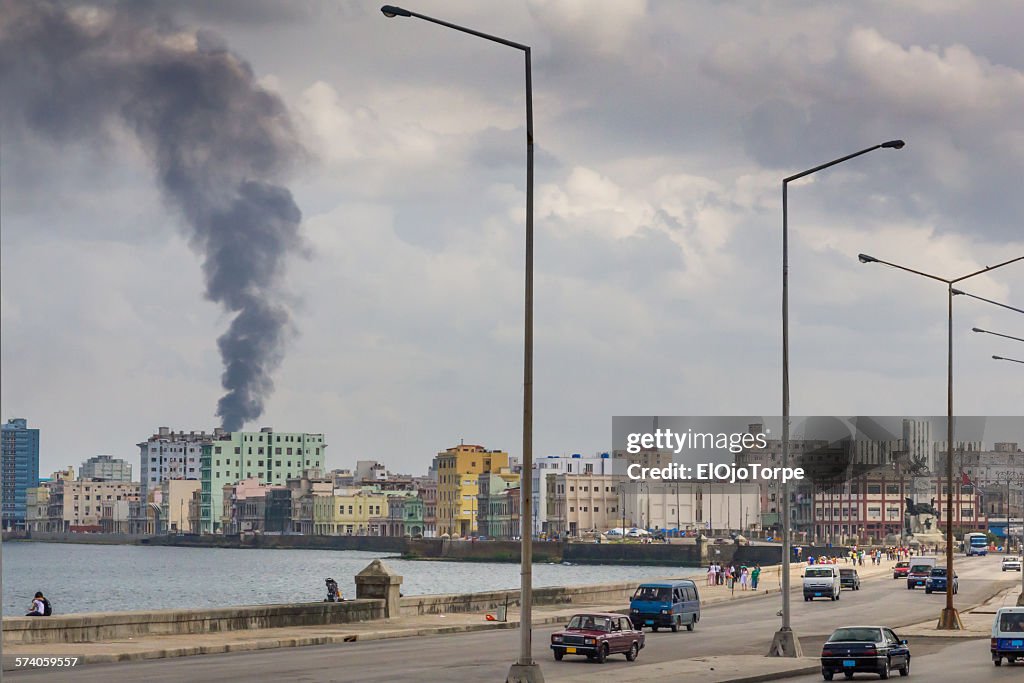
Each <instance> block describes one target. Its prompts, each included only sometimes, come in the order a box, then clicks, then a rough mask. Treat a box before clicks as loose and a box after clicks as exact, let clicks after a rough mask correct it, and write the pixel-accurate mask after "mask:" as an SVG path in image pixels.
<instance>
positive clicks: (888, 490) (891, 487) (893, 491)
mask: <svg viewBox="0 0 1024 683" xmlns="http://www.w3.org/2000/svg"><path fill="white" fill-rule="evenodd" d="M885 495H887V496H898V495H900V485H899V484H886V485H885Z"/></svg>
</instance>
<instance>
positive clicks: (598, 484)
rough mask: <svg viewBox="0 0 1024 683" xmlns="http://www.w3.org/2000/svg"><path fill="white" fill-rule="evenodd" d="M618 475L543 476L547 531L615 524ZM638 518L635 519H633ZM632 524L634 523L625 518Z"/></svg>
mask: <svg viewBox="0 0 1024 683" xmlns="http://www.w3.org/2000/svg"><path fill="white" fill-rule="evenodd" d="M620 483H621V477H620V476H619V475H616V474H557V475H555V476H551V477H547V486H548V492H547V499H548V510H547V518H548V519H547V525H548V526H547V530H548V533H550V534H557V535H559V536H566V535H567V536H579V535H580V534H581V533H582V532H584V531H595V530H596V531H598V532H603V531H606V530H608V529H609V528H612V527H614V526H618V524H617V522H619V519H620V515H621V505H622V502H621V500H620V495H621V494H622V490H621V486H620ZM637 521H638V520H637ZM627 523H629V524H630V526H632V525H633V524H636V523H637V522H634V521H633V520H632V519H630V520H627Z"/></svg>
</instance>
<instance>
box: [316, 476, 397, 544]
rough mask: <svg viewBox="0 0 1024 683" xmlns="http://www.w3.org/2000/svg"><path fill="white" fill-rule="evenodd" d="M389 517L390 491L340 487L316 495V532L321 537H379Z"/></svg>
mask: <svg viewBox="0 0 1024 683" xmlns="http://www.w3.org/2000/svg"><path fill="white" fill-rule="evenodd" d="M387 516H388V497H387V493H385V492H382V491H377V490H374V489H369V488H358V489H357V488H340V489H335V490H334V495H332V496H314V497H313V533H314V534H318V535H320V536H379V535H380V529H381V527H382V526H383V525H384V524H385V522H386V520H387Z"/></svg>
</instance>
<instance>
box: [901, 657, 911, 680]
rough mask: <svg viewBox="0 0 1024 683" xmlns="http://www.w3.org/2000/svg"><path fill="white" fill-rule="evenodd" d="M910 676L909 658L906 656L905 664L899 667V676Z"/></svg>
mask: <svg viewBox="0 0 1024 683" xmlns="http://www.w3.org/2000/svg"><path fill="white" fill-rule="evenodd" d="M909 675H910V657H909V656H907V663H906V664H904V665H903V666H901V667H900V676H909Z"/></svg>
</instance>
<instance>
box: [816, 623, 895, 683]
mask: <svg viewBox="0 0 1024 683" xmlns="http://www.w3.org/2000/svg"><path fill="white" fill-rule="evenodd" d="M893 669H896V670H898V671H899V672H900V676H909V675H910V648H909V647H907V641H905V640H900V638H899V636H897V635H896V634H895V633H893V631H892V629H891V628H886V627H885V626H844V627H843V628H837V629H836V630H835V631H833V632H832V635H831V636H829V639H828V641H826V643H825V645H824V646H822V648H821V676H822V678H824V679H825V680H826V681H831V680H832V677H833V676H834V675H835V674H837V673H842V674H843V675H844V676H845V677H846V678H853V674H855V673H860V672H865V673H876V674H878V677H879V678H881V679H882V680H885V679H887V678H889V672H890V671H892V670H893Z"/></svg>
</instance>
